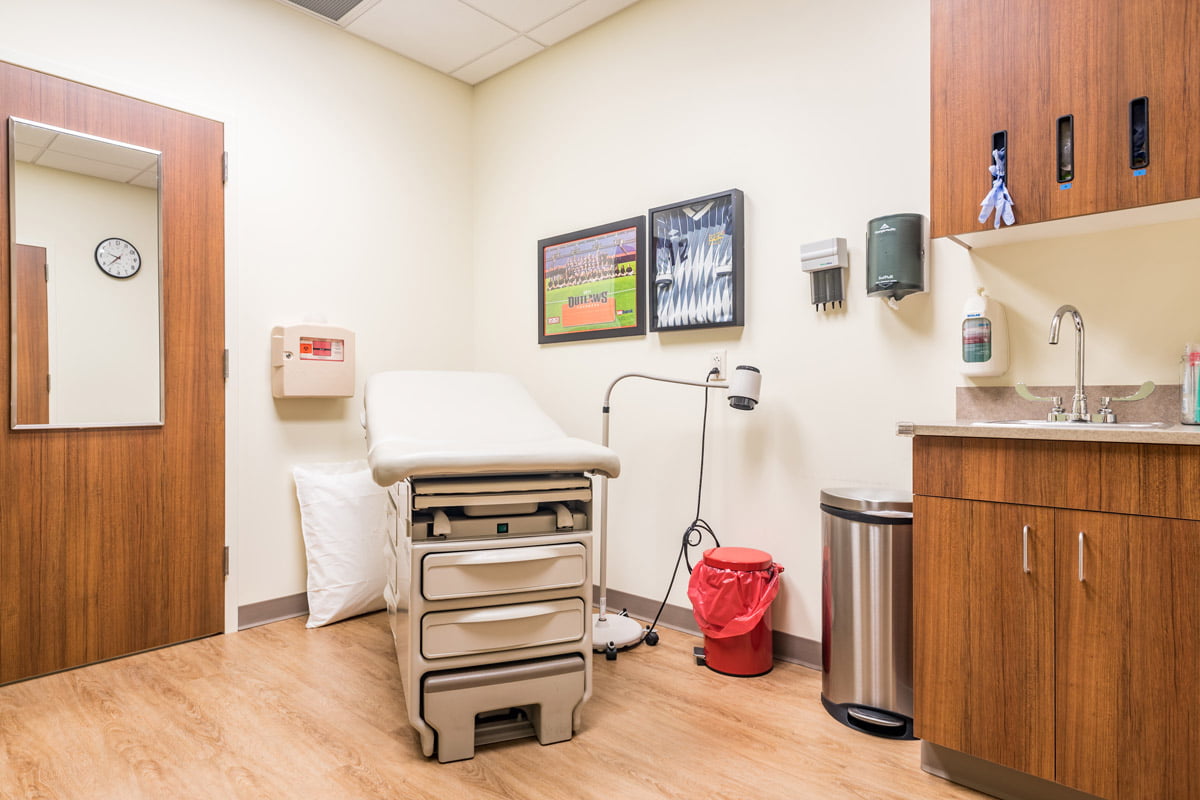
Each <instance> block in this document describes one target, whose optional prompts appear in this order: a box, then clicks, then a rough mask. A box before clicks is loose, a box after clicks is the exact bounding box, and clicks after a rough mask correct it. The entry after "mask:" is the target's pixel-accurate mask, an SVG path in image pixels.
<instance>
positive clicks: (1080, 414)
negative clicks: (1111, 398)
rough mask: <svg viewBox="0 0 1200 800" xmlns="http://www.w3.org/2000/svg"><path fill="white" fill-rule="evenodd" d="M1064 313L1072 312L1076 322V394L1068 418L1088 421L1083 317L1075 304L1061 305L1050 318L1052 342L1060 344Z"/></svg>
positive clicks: (1072, 317)
mask: <svg viewBox="0 0 1200 800" xmlns="http://www.w3.org/2000/svg"><path fill="white" fill-rule="evenodd" d="M1063 314H1070V315H1071V321H1072V322H1074V323H1075V396H1074V397H1073V398H1072V399H1071V413H1069V414H1067V419H1068V420H1070V421H1071V422H1087V421H1089V418H1088V410H1087V395H1085V394H1084V393H1083V317H1081V316H1079V309H1077V308H1075V306H1070V305H1067V306H1059V307H1058V311H1055V312H1054V316H1053V317H1051V319H1050V344H1058V325H1059V323H1060V322H1061V321H1062V317H1063Z"/></svg>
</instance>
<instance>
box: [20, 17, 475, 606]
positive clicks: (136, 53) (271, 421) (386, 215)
mask: <svg viewBox="0 0 1200 800" xmlns="http://www.w3.org/2000/svg"><path fill="white" fill-rule="evenodd" d="M4 6H5V8H4V13H3V17H4V28H5V32H4V41H5V42H6V43H9V44H11V45H13V47H12V49H7V48H6V49H2V50H0V58H4V59H5V60H8V61H13V62H15V63H19V64H22V65H24V66H29V67H33V68H37V69H41V70H43V71H47V72H51V73H54V74H58V75H62V76H64V77H67V78H72V79H75V80H81V81H83V82H86V83H92V84H94V85H98V86H101V87H103V88H106V89H110V90H115V91H119V92H123V93H125V94H130V95H132V96H135V97H140V98H143V99H148V100H151V101H154V102H158V103H161V104H163V105H168V106H172V107H175V108H180V109H182V110H184V111H189V112H192V113H199V114H202V115H205V116H210V117H213V118H216V119H220V120H222V121H223V122H225V123H226V145H227V149H228V150H229V151H230V163H231V178H230V183H229V185H228V186H227V188H226V202H227V205H228V209H227V210H228V214H227V227H226V237H227V261H226V272H227V276H228V281H227V285H228V290H227V305H228V319H229V323H228V327H229V333H230V335H229V346H230V348H231V350H232V358H233V375H232V379H231V381H230V384H229V388H228V392H229V415H228V419H227V424H228V428H229V449H228V461H229V469H228V472H227V478H228V481H227V482H228V492H229V501H228V505H227V517H228V523H229V528H230V530H231V535H232V544H233V545H234V559H233V565H232V566H233V569H234V576H233V579H232V580H233V581H234V587H235V589H236V592H234V593H232V594H231V602H230V605H231V607H230V608H229V609H227V611H228V612H229V614H227V617H232V616H234V615H235V612H236V608H235V606H236V605H237V604H240V605H246V604H248V603H254V602H257V601H260V600H265V599H271V598H276V597H282V596H287V595H291V594H294V593H297V592H302V591H304V587H305V572H304V555H303V553H304V551H303V543H302V539H301V535H300V525H299V512H298V509H297V506H296V500H295V494H294V488H293V485H292V478H291V473H290V470H291V467H292V465H293V464H296V463H301V462H309V461H341V460H349V459H355V458H362V457H363V456H364V447H363V440H362V434H361V429H360V428H359V423H358V414H359V409H360V408H361V402H362V398H361V392H360V395H359V396H358V397H355V398H354V399H353V400H345V401H339V400H332V401H313V400H291V401H274V400H273V399H272V397H271V389H270V362H269V352H268V349H269V343H270V342H269V334H270V329H271V326H272V325H275V324H280V323H288V322H293V321H303V320H304V319H305V318H318V317H319V318H324V319H325V320H327V321H328V322H330V323H333V324H341V325H346V326H350V327H353V328H354V329H355V330H356V331H357V333H358V382H359V384H360V385H361V383H362V380H363V379H365V377H366V376H367V375H369V374H370V373H372V372H375V371H379V370H382V369H387V368H395V367H398V366H410V367H418V368H433V367H459V368H461V367H464V366H467V365H468V363H469V359H470V345H471V341H472V318H471V315H470V313H469V303H470V300H469V298H470V296H471V290H470V285H471V284H470V278H471V266H470V259H471V239H470V236H471V162H470V158H469V138H468V136H469V131H470V126H471V92H470V89H469V87H467V86H466V85H464V84H462V83H460V82H458V81H455V80H453V79H451V78H448V77H446V76H443V75H439V74H437V73H435V72H433V71H432V70H429V69H427V68H425V67H422V66H419V65H416V64H414V63H412V62H410V61H407V60H406V59H403V58H401V57H399V56H397V55H395V54H392V53H389V52H387V51H385V50H383V49H382V48H379V47H377V46H375V45H372V44H368V43H366V42H364V41H363V40H360V39H357V38H355V37H353V36H350V35H347V34H346V33H345V32H343V31H340V30H338V29H337V28H336V27H334V26H332V25H327V24H325V23H323V22H321V21H320V20H316V19H313V18H311V17H309V16H307V15H305V14H302V13H300V12H297V11H294V10H291V9H288V8H286V7H285V6H282V5H280V4H279V3H276V2H273V0H173V2H170V3H161V2H154V0H115V1H114V2H112V3H106V4H104V7H103V8H100V7H98V6H96V5H95V4H94V3H91V2H88V0H47V1H46V2H39V3H16V2H11V1H9V2H4ZM114 43H117V44H118V45H119V46H114ZM450 298H457V299H458V306H459V308H458V309H457V310H454V311H453V313H448V312H447V309H446V303H447V301H448V299H450ZM464 309H465V311H464Z"/></svg>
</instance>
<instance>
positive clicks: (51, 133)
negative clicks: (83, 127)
mask: <svg viewBox="0 0 1200 800" xmlns="http://www.w3.org/2000/svg"><path fill="white" fill-rule="evenodd" d="M55 136H58V131H56V130H50V129H49V128H43V127H41V126H40V125H29V124H26V123H24V122H18V123H17V124H16V126H15V127H14V128H13V139H14V140H16V141H18V142H21V143H23V144H28V145H33V146H34V147H38V148H42V147H45V146H46V145H48V144H50V143H51V142H52V141H54V137H55Z"/></svg>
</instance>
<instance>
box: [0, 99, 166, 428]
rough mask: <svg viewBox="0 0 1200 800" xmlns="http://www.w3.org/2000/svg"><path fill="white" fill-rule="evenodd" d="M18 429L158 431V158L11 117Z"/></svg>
mask: <svg viewBox="0 0 1200 800" xmlns="http://www.w3.org/2000/svg"><path fill="white" fill-rule="evenodd" d="M8 141H9V148H8V175H9V186H8V190H9V234H10V238H9V241H10V242H11V243H12V253H11V259H12V260H11V265H12V269H11V275H12V281H11V284H12V285H11V299H12V326H11V330H12V341H11V345H12V384H11V397H12V414H11V420H12V427H13V428H94V427H120V426H144V425H161V424H162V423H163V356H162V353H163V347H162V290H161V285H162V282H161V277H162V275H161V258H160V250H161V235H160V232H161V204H160V197H161V195H160V192H159V182H160V175H161V169H160V160H161V159H160V156H161V153H159V152H158V151H155V150H148V149H146V148H144V147H137V146H135V145H131V144H124V143H122V142H114V141H110V140H108V139H100V138H98V137H95V136H89V135H87V134H83V133H78V132H75V131H68V130H63V129H62V128H55V127H53V126H50V125H43V124H41V123H37V122H30V121H28V120H23V119H17V118H15V117H11V118H9V120H8Z"/></svg>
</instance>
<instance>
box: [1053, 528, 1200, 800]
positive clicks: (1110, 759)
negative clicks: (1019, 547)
mask: <svg viewBox="0 0 1200 800" xmlns="http://www.w3.org/2000/svg"><path fill="white" fill-rule="evenodd" d="M1056 531H1057V532H1056V541H1057V547H1058V556H1059V571H1058V581H1059V590H1058V603H1059V610H1058V631H1059V642H1058V697H1057V713H1058V726H1059V730H1058V780H1059V782H1061V783H1065V784H1067V785H1068V786H1073V787H1075V788H1078V789H1081V790H1083V791H1086V792H1090V793H1092V794H1095V795H1098V796H1100V797H1108V798H1115V799H1116V800H1139V799H1140V798H1148V797H1155V798H1158V797H1162V798H1167V797H1169V798H1172V800H1200V731H1198V729H1197V726H1196V724H1195V718H1194V711H1195V709H1196V708H1197V707H1198V706H1200V672H1198V671H1197V669H1196V664H1197V663H1200V587H1198V585H1197V580H1196V575H1197V574H1200V523H1197V522H1191V521H1180V520H1169V519H1157V518H1150V517H1134V516H1123V515H1117V514H1097V513H1086V512H1058V517H1057V521H1056ZM1081 532H1082V533H1083V536H1084V539H1083V555H1084V565H1083V574H1084V580H1083V581H1080V580H1079V561H1078V553H1079V534H1080V533H1081Z"/></svg>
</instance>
